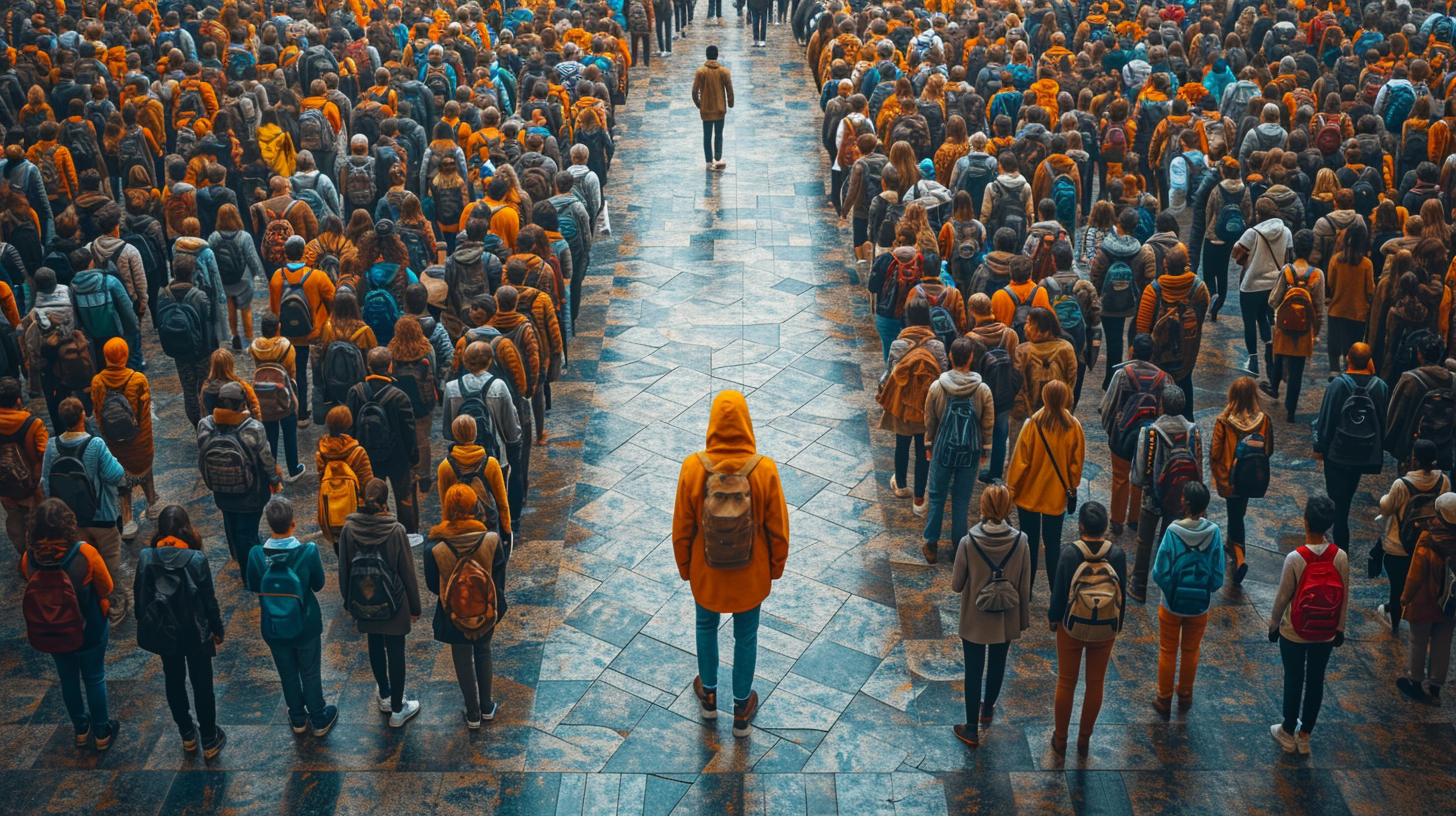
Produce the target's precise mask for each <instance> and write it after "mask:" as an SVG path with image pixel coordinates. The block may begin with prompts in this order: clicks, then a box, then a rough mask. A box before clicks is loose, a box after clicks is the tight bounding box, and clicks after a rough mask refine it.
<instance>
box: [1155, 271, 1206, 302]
mask: <svg viewBox="0 0 1456 816" xmlns="http://www.w3.org/2000/svg"><path fill="white" fill-rule="evenodd" d="M1196 283H1198V276H1197V275H1196V274H1194V273H1192V272H1184V273H1183V274H1181V275H1160V276H1158V288H1159V289H1162V290H1163V296H1164V297H1165V298H1168V299H1171V300H1188V297H1189V295H1191V294H1192V293H1193V286H1194V285H1195V284H1196Z"/></svg>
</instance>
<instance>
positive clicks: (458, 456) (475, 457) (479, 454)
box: [450, 445, 485, 470]
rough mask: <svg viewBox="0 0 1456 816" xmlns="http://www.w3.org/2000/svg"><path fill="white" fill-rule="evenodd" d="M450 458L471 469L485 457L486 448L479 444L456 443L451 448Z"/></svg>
mask: <svg viewBox="0 0 1456 816" xmlns="http://www.w3.org/2000/svg"><path fill="white" fill-rule="evenodd" d="M450 458H451V459H453V460H455V464H457V465H459V466H460V467H462V468H464V469H466V470H471V469H473V468H474V467H475V466H476V465H478V464H480V461H481V460H482V459H484V458H485V448H482V447H481V446H479V445H456V446H455V447H453V448H451V449H450Z"/></svg>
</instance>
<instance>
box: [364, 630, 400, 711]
mask: <svg viewBox="0 0 1456 816" xmlns="http://www.w3.org/2000/svg"><path fill="white" fill-rule="evenodd" d="M369 668H371V669H373V670H374V682H375V683H377V684H378V685H379V699H381V700H382V699H384V698H385V697H388V698H389V706H390V708H391V709H392V710H394V711H395V712H396V713H398V712H399V711H400V710H402V709H403V708H404V669H405V666H404V635H369Z"/></svg>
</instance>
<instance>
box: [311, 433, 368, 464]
mask: <svg viewBox="0 0 1456 816" xmlns="http://www.w3.org/2000/svg"><path fill="white" fill-rule="evenodd" d="M358 445H359V442H358V441H357V440H355V439H354V437H352V436H349V435H348V434H339V435H338V436H334V435H333V434H324V435H323V436H321V437H319V441H318V450H319V455H320V456H322V457H323V458H325V459H343V458H345V457H347V456H348V455H349V454H350V453H351V452H352V451H353V450H354V448H356V447H358Z"/></svg>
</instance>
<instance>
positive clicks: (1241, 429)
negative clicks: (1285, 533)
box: [1208, 411, 1274, 544]
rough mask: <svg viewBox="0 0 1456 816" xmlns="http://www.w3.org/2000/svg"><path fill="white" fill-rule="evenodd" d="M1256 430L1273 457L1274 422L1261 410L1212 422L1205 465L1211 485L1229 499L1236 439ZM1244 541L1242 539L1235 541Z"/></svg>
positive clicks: (1222, 416) (1224, 417)
mask: <svg viewBox="0 0 1456 816" xmlns="http://www.w3.org/2000/svg"><path fill="white" fill-rule="evenodd" d="M1256 431H1257V432H1258V433H1260V434H1262V435H1263V436H1264V453H1265V455H1267V456H1269V457H1270V459H1273V457H1274V423H1272V422H1270V421H1269V417H1268V415H1266V414H1265V413H1264V412H1263V411H1255V412H1254V413H1252V414H1220V415H1219V416H1218V417H1217V418H1216V419H1215V420H1214V421H1213V441H1212V443H1210V445H1209V450H1208V468H1209V470H1210V471H1211V472H1212V474H1213V485H1214V487H1215V488H1216V489H1217V490H1218V495H1220V496H1222V497H1224V498H1228V497H1229V496H1231V495H1233V490H1234V489H1233V483H1232V482H1230V481H1229V474H1230V473H1231V472H1232V470H1233V466H1234V458H1235V456H1234V454H1235V451H1236V450H1237V449H1238V444H1239V440H1240V439H1242V438H1243V437H1245V436H1247V435H1249V434H1251V433H1254V432H1256ZM1233 543H1235V544H1243V543H1245V542H1243V541H1235V542H1233Z"/></svg>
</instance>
